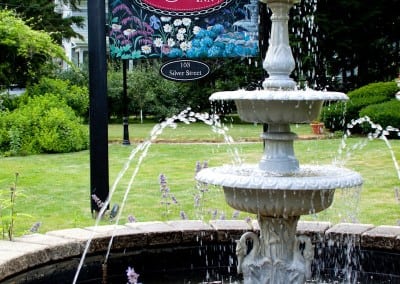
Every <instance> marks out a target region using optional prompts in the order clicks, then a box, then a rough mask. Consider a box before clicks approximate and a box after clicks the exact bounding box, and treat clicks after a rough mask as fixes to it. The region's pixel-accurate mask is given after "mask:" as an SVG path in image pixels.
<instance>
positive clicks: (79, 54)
mask: <svg viewBox="0 0 400 284" xmlns="http://www.w3.org/2000/svg"><path fill="white" fill-rule="evenodd" d="M55 5H56V7H55V10H54V11H55V12H56V13H59V14H61V15H62V17H63V18H68V17H71V16H80V17H83V18H84V19H85V21H84V26H83V28H79V27H77V26H73V27H72V28H73V29H74V30H75V31H76V32H77V33H79V34H80V35H81V36H82V37H83V39H79V38H69V39H64V40H63V42H62V45H63V48H64V50H65V53H66V55H67V57H68V58H69V60H71V61H72V62H73V63H75V65H77V66H81V65H82V64H83V63H84V62H85V61H87V57H88V25H87V1H86V0H81V1H80V3H79V4H78V8H79V10H77V11H73V10H72V9H71V7H70V5H69V4H64V3H63V1H62V0H55Z"/></svg>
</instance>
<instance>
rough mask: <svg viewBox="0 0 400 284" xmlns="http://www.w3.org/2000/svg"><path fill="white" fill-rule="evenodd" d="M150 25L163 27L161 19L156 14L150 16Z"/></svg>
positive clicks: (158, 27)
mask: <svg viewBox="0 0 400 284" xmlns="http://www.w3.org/2000/svg"><path fill="white" fill-rule="evenodd" d="M150 26H152V27H153V28H154V29H155V30H158V29H160V27H161V21H160V19H159V18H158V17H157V16H155V15H153V16H151V17H150Z"/></svg>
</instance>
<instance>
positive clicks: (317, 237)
mask: <svg viewBox="0 0 400 284" xmlns="http://www.w3.org/2000/svg"><path fill="white" fill-rule="evenodd" d="M246 231H255V232H258V231H259V227H258V223H257V221H252V222H251V223H247V222H245V221H244V220H243V221H242V220H213V221H209V222H203V221H200V220H178V221H167V222H162V221H153V222H137V223H128V224H125V225H105V226H97V227H86V228H71V229H63V230H57V231H49V232H47V233H45V234H38V233H35V234H30V235H24V236H21V237H17V238H15V240H13V241H7V240H0V251H1V253H0V282H2V281H3V280H6V279H9V278H11V277H13V276H14V275H18V274H19V273H23V272H24V271H27V270H30V269H35V268H36V267H39V266H41V265H46V264H51V263H52V262H55V261H61V260H64V259H69V258H72V257H75V258H76V257H79V256H80V255H82V253H83V252H84V249H85V246H86V244H87V241H88V240H89V238H91V237H93V239H92V242H91V245H90V248H89V250H88V255H93V254H96V253H101V252H103V253H104V252H105V251H106V250H107V247H108V244H109V240H110V238H111V236H112V235H114V240H113V245H112V250H121V249H124V248H126V249H133V250H134V249H138V250H139V249H142V248H151V247H157V246H185V245H188V244H193V243H198V244H199V245H200V244H207V243H211V242H221V243H232V242H234V241H235V240H237V239H239V238H240V236H241V235H242V234H243V233H244V232H246ZM297 234H299V235H300V234H302V235H307V236H309V237H310V238H311V239H312V241H313V243H321V242H328V241H330V242H332V241H333V242H335V243H344V242H346V241H347V240H349V239H350V240H351V241H352V243H353V244H355V245H356V246H359V247H361V248H365V249H374V250H383V251H391V252H395V253H400V226H388V225H382V226H374V225H372V224H353V223H339V224H332V223H330V222H317V221H300V222H299V223H298V226H297Z"/></svg>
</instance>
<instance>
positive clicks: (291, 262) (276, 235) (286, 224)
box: [236, 216, 314, 284]
mask: <svg viewBox="0 0 400 284" xmlns="http://www.w3.org/2000/svg"><path fill="white" fill-rule="evenodd" d="M298 220H299V217H298V216H293V217H289V218H274V217H267V216H259V217H258V222H259V224H260V236H259V237H258V236H257V235H256V234H254V233H252V232H247V233H245V234H244V235H243V236H242V237H241V238H240V240H238V241H237V246H236V254H237V257H238V265H237V270H238V272H239V273H243V277H244V283H252V284H261V283H274V284H287V283H304V282H305V281H306V280H307V279H310V278H311V262H312V260H313V258H314V247H313V245H312V244H311V240H310V238H308V237H304V236H299V237H297V236H296V227H297V222H298ZM248 240H251V242H252V248H251V250H250V252H249V253H248V254H247V251H248V247H247V243H248Z"/></svg>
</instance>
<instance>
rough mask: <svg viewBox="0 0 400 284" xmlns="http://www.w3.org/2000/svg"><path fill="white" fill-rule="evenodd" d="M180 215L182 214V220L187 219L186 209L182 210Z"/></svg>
mask: <svg viewBox="0 0 400 284" xmlns="http://www.w3.org/2000/svg"><path fill="white" fill-rule="evenodd" d="M180 215H181V219H182V220H187V215H186V213H185V212H184V211H181V212H180Z"/></svg>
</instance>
